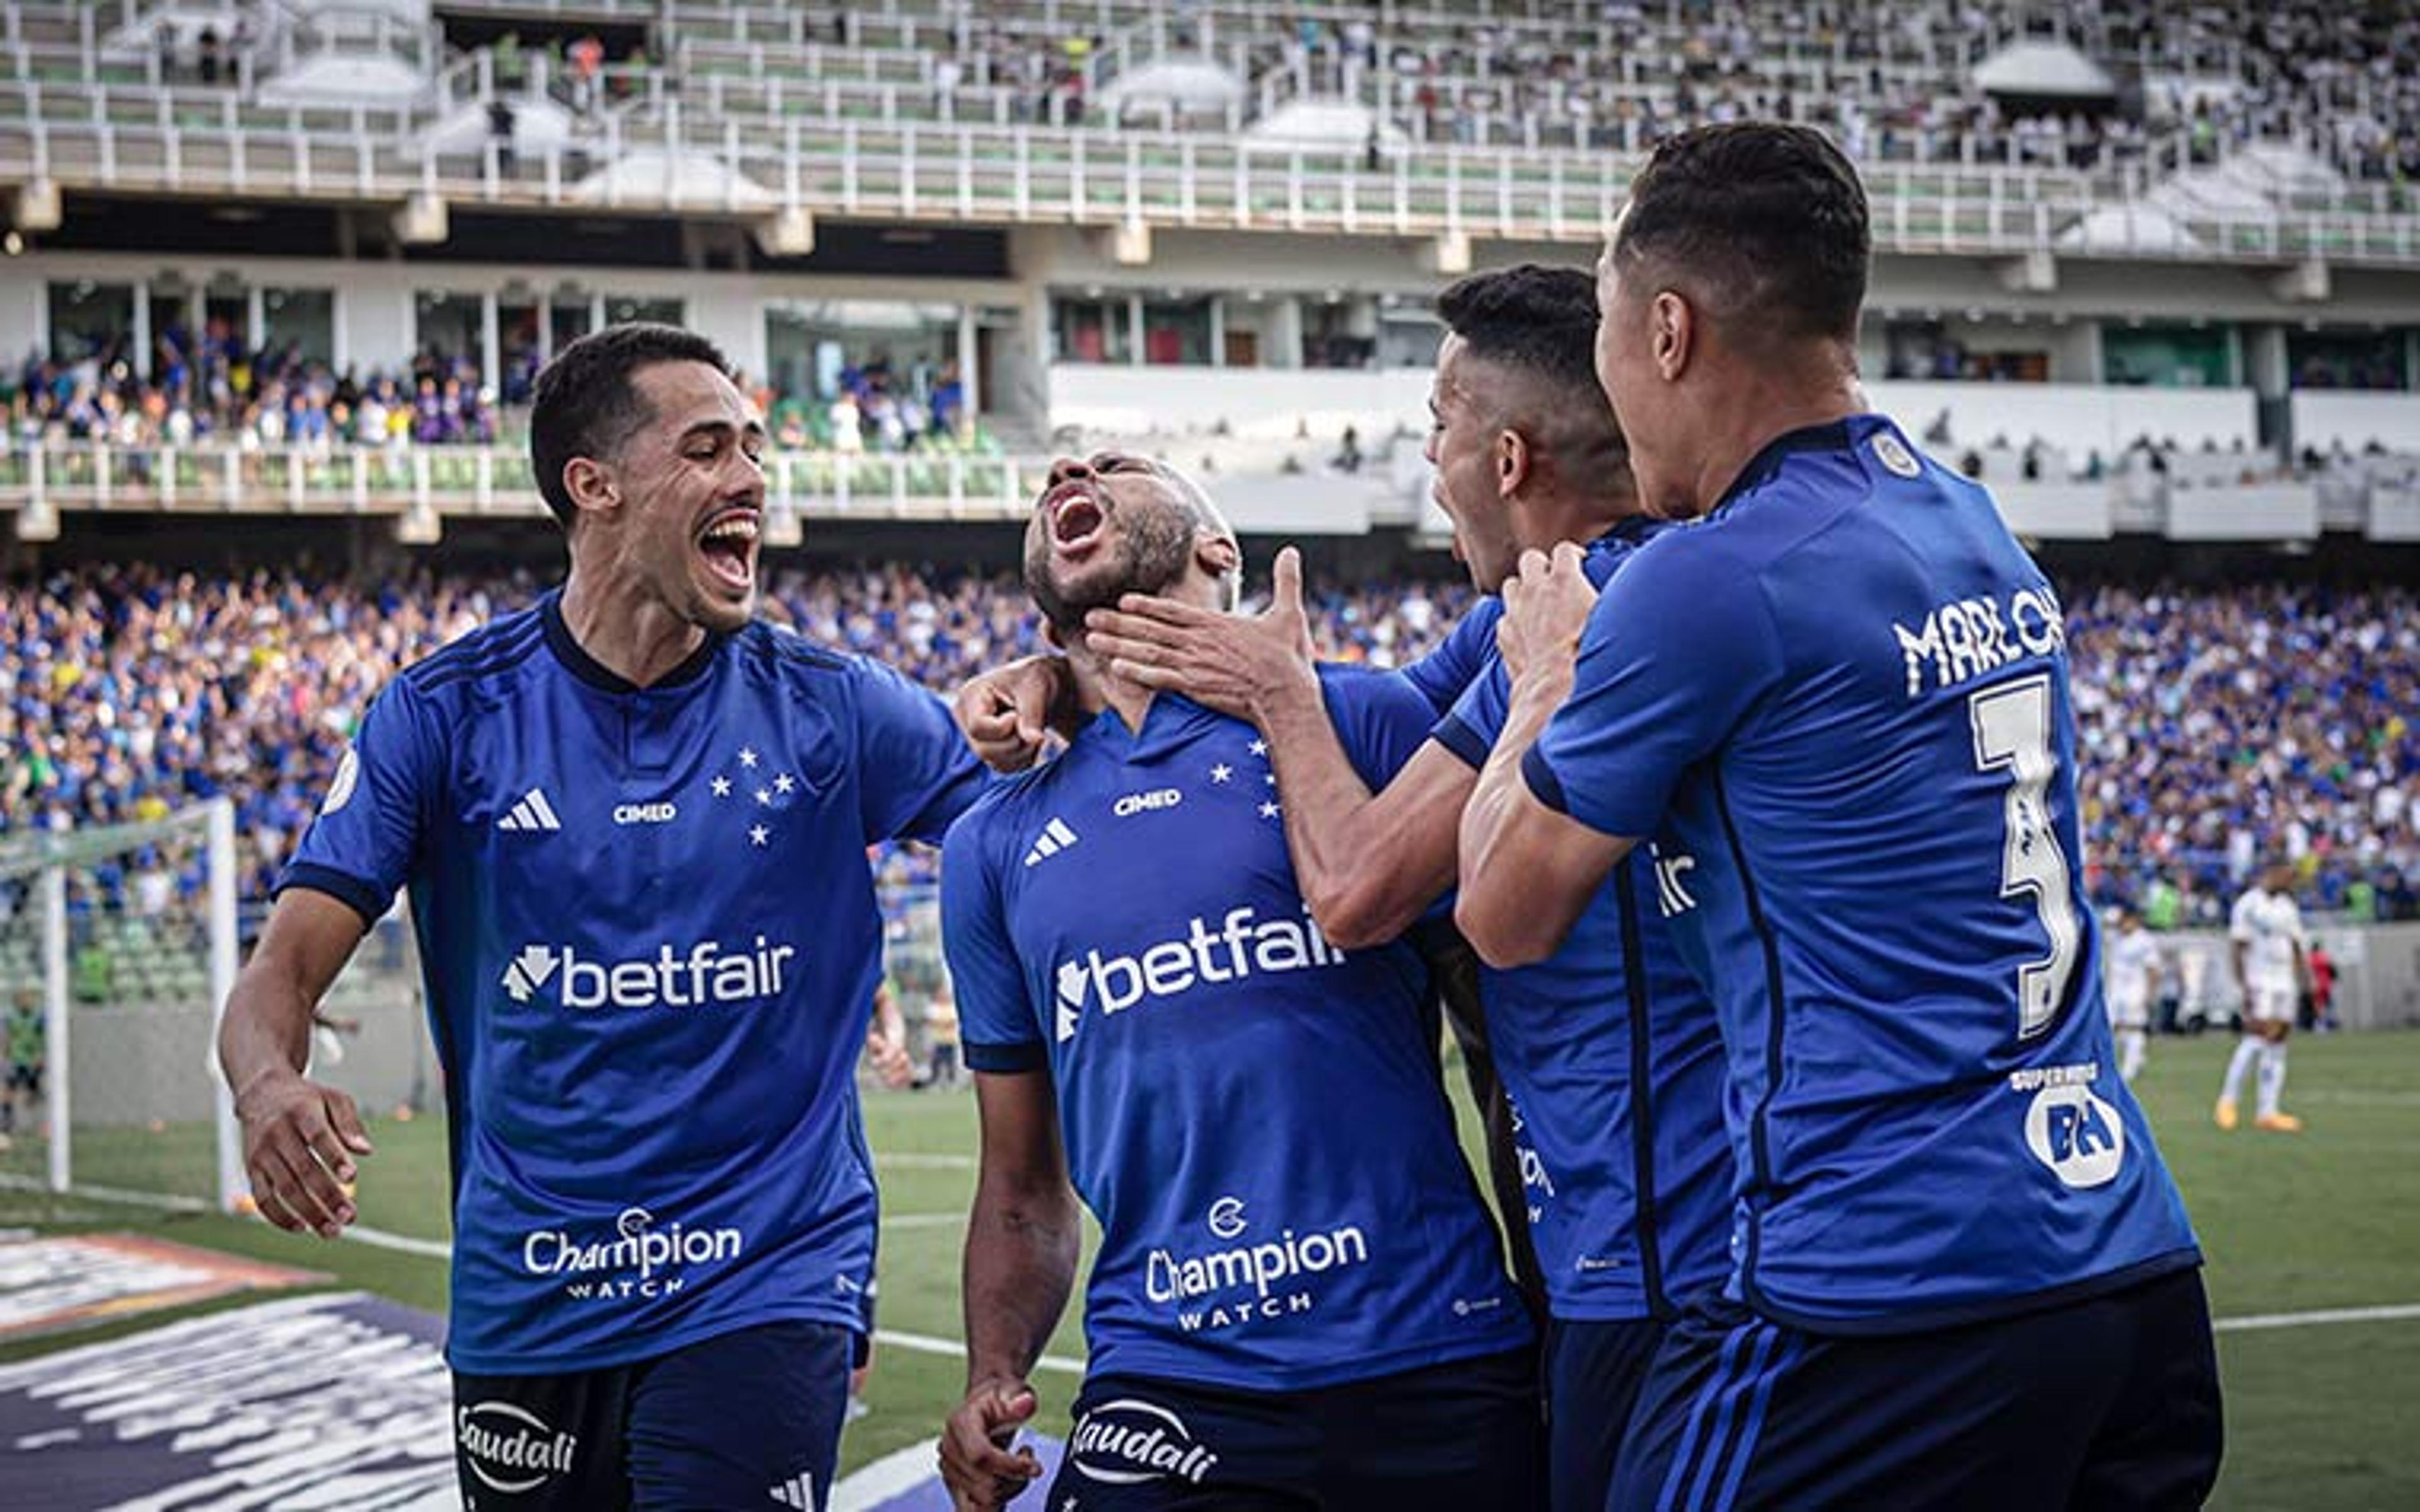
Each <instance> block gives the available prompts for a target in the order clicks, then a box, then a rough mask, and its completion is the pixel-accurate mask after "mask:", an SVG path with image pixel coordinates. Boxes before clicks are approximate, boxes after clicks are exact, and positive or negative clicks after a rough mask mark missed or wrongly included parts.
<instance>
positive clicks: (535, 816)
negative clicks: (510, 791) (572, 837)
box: [496, 788, 563, 831]
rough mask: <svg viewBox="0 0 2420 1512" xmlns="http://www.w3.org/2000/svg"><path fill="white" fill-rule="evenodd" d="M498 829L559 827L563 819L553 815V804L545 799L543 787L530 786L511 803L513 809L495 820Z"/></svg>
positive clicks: (518, 829)
mask: <svg viewBox="0 0 2420 1512" xmlns="http://www.w3.org/2000/svg"><path fill="white" fill-rule="evenodd" d="M496 827H497V828H498V829H509V830H514V831H522V830H536V829H544V830H551V829H561V828H562V827H563V821H562V820H560V819H557V818H556V817H555V816H554V805H552V804H551V803H549V802H547V801H546V790H545V789H544V788H532V789H530V790H529V791H528V792H527V793H524V794H522V795H521V801H520V802H519V803H517V804H514V805H513V811H512V812H510V813H508V814H506V815H504V817H503V818H502V819H499V820H497V821H496Z"/></svg>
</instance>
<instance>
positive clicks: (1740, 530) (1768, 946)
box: [1525, 416, 2198, 1332]
mask: <svg viewBox="0 0 2420 1512" xmlns="http://www.w3.org/2000/svg"><path fill="white" fill-rule="evenodd" d="M2074 751H2075V731H2074V716H2073V710H2072V707H2071V701H2070V698H2069V688H2068V661H2067V654H2066V645H2065V633H2064V627H2063V625H2062V622H2061V619H2060V611H2059V607H2058V601H2057V599H2056V597H2055V595H2054V594H2053V593H2052V591H2051V586H2050V584H2049V582H2048V581H2047V580H2046V579H2044V578H2043V577H2042V575H2041V572H2040V569H2039V568H2037V567H2036V566H2035V565H2034V563H2033V561H2032V559H2031V558H2029V557H2027V556H2026V555H2025V553H2024V549H2023V548H2020V547H2019V546H2018V545H2017V543H2016V541H2015V540H2014V539H2013V538H2012V537H2011V536H2010V535H2009V532H2008V528H2007V527H2006V526H2005V525H2004V524H2003V523H2002V522H2001V519H2000V516H1999V512H1998V511H1997V510H1996V509H1995V508H1994V507H1993V503H1992V501H1991V498H1990V496H1988V495H1987V494H1985V493H1984V492H1983V490H1982V489H1980V488H1978V487H1976V486H1974V485H1972V484H1970V483H1968V482H1966V481H1965V480H1964V479H1962V478H1959V477H1957V476H1955V475H1953V474H1951V473H1949V472H1947V471H1944V470H1943V469H1942V468H1940V467H1939V466H1937V465H1936V464H1934V463H1932V462H1931V461H1929V460H1927V459H1925V458H1923V457H1921V456H1919V455H1917V454H1916V451H1915V450H1914V449H1913V448H1912V447H1910V446H1909V445H1908V444H1907V441H1906V439H1905V438H1904V437H1903V436H1901V435H1900V432H1899V431H1898V429H1897V428H1896V427H1894V426H1893V425H1892V424H1890V423H1889V422H1888V421H1885V420H1883V419H1881V418H1880V417H1877V416H1860V417H1857V418H1855V419H1853V420H1849V421H1845V422H1840V423H1838V424H1829V425H1823V426H1816V427H1812V428H1809V429H1807V430H1802V431H1797V432H1793V433H1792V434H1790V435H1788V436H1785V437H1783V438H1781V439H1780V440H1776V441H1775V442H1774V443H1773V444H1772V445H1771V446H1770V447H1768V448H1766V450H1765V451H1764V452H1763V453H1762V454H1761V455H1759V456H1758V457H1757V458H1756V459H1755V460H1754V461H1753V462H1751V463H1750V464H1749V465H1748V467H1747V468H1746V469H1745V471H1743V472H1742V473H1741V475H1740V478H1739V481H1738V482H1737V483H1736V484H1734V485H1733V486H1732V487H1731V490H1730V493H1729V494H1728V495H1727V496H1726V498H1725V499H1724V501H1723V502H1722V503H1721V504H1720V505H1719V506H1718V507H1717V508H1715V509H1714V512H1713V513H1712V514H1711V515H1710V516H1708V517H1705V518H1703V519H1701V520H1699V521H1697V522H1695V523H1693V524H1690V525H1687V526H1684V527H1683V528H1681V529H1677V530H1673V531H1669V532H1665V533H1664V534H1662V535H1660V536H1658V537H1657V538H1656V539H1654V540H1653V541H1651V542H1650V543H1648V544H1647V545H1646V546H1644V547H1642V548H1639V550H1638V551H1637V554H1636V555H1635V556H1633V557H1632V559H1631V561H1630V562H1629V563H1628V564H1627V565H1626V566H1625V567H1624V568H1623V570H1622V571H1621V574H1620V575H1618V576H1617V577H1616V578H1615V579H1613V581H1612V583H1611V584H1610V585H1609V586H1608V587H1607V588H1606V592H1605V594H1604V596H1603V597H1602V598H1601V599H1600V600H1599V602H1598V604H1597V607H1596V610H1595V612H1594V614H1593V615H1592V616H1591V617H1590V621H1589V625H1588V629H1587V633H1586V635H1585V636H1584V637H1583V639H1582V641H1581V648H1580V660H1579V669H1578V676H1577V681H1576V685H1575V687H1574V689H1573V692H1572V695H1571V698H1570V700H1569V702H1567V703H1566V704H1565V705H1564V706H1563V708H1562V709H1561V710H1560V711H1559V713H1557V715H1556V716H1555V717H1554V719H1553V721H1552V722H1551V723H1550V724H1549V725H1548V727H1547V729H1546V731H1545V733H1544V735H1543V736H1541V738H1540V740H1539V742H1538V744H1537V746H1536V747H1535V748H1532V749H1531V751H1530V752H1529V754H1528V759H1527V761H1526V763H1525V773H1526V776H1527V778H1528V783H1529V787H1530V789H1531V791H1532V792H1533V793H1535V794H1536V795H1537V796H1538V797H1539V798H1540V799H1541V800H1542V801H1544V802H1545V803H1547V804H1549V805H1550V806H1552V807H1555V808H1557V809H1560V810H1563V811H1565V812H1567V813H1569V814H1571V815H1572V816H1573V817H1575V818H1576V819H1578V820H1580V821H1581V822H1582V823H1584V824H1587V825H1590V826H1592V827H1594V828H1596V829H1599V830H1602V831H1605V832H1606V833H1609V834H1615V835H1624V836H1632V837H1641V836H1649V837H1655V838H1656V842H1657V851H1658V854H1657V855H1656V856H1655V857H1654V864H1655V867H1656V872H1657V875H1658V878H1659V892H1660V891H1661V890H1662V888H1663V887H1665V886H1667V885H1668V886H1669V887H1673V888H1677V889H1681V890H1683V891H1685V892H1686V894H1687V895H1688V896H1689V897H1690V898H1691V899H1692V900H1694V903H1695V906H1694V907H1690V908H1688V909H1686V910H1684V911H1683V912H1681V913H1680V914H1678V915H1677V916H1676V918H1675V922H1676V923H1677V924H1678V925H1679V926H1680V931H1681V935H1682V942H1683V949H1685V950H1688V951H1689V952H1690V953H1691V957H1692V959H1691V964H1692V965H1693V966H1694V967H1696V968H1697V969H1698V970H1699V973H1700V974H1701V975H1702V976H1703V977H1704V978H1705V980H1706V983H1707V986H1708V987H1709V989H1710V990H1711V991H1712V992H1713V994H1714V999H1715V1002H1716V1004H1717V1006H1718V1008H1719V1009H1720V1012H1721V1019H1722V1027H1723V1041H1724V1045H1725V1048H1726V1051H1727V1054H1728V1057H1729V1061H1730V1084H1729V1090H1728V1095H1729V1098H1730V1125H1731V1130H1732V1135H1733V1139H1734V1141H1735V1144H1736V1150H1735V1153H1736V1155H1737V1159H1738V1162H1739V1168H1740V1182H1741V1184H1740V1192H1739V1197H1740V1200H1739V1203H1738V1211H1737V1214H1736V1218H1735V1222H1736V1225H1737V1231H1736V1232H1735V1235H1734V1239H1733V1244H1734V1252H1735V1254H1736V1255H1737V1257H1738V1268H1737V1273H1736V1275H1735V1278H1734V1281H1733V1283H1732V1284H1733V1287H1734V1288H1735V1295H1736V1296H1738V1297H1739V1298H1741V1299H1743V1300H1745V1301H1747V1302H1748V1303H1750V1304H1753V1305H1755V1306H1757V1307H1758V1308H1759V1309H1760V1310H1761V1311H1763V1312H1765V1313H1766V1314H1768V1315H1769V1316H1771V1317H1773V1318H1775V1319H1778V1320H1780V1321H1783V1322H1786V1323H1792V1324H1795V1325H1798V1326H1802V1327H1807V1328H1811V1329H1832V1330H1836V1331H1839V1330H1860V1329H1862V1330H1868V1331H1877V1332H1879V1331H1886V1330H1893V1329H1916V1328H1924V1327H1931V1326H1936V1325H1938V1324H1940V1323H1943V1322H1946V1321H1949V1320H1955V1319H1967V1318H1978V1317H1986V1316H1991V1315H1993V1314H1995V1313H1999V1312H2003V1311H2013V1310H2016V1309H2018V1308H2021V1307H2024V1306H2026V1305H2033V1304H2042V1303H2045V1302H2049V1301H2053V1300H2056V1299H2059V1298H2063V1297H2068V1296H2079V1295H2086V1294H2090V1293H2091V1292H2094V1291H2097V1290H2103V1289H2113V1288H2117V1287H2119V1286H2123V1285H2127V1284H2131V1283H2132V1282H2133V1281H2135V1280H2139V1279H2141V1278H2143V1277H2146V1276H2148V1275H2152V1274H2157V1273H2161V1272H2163V1271H2165V1270H2169V1269H2174V1268H2177V1267H2180V1266H2185V1265H2190V1264H2193V1263H2195V1261H2196V1260H2197V1259H2198V1255H2197V1252H2196V1251H2195V1244H2194V1236H2193V1230H2192V1228H2191V1227H2190V1226H2189V1225H2188V1224H2187V1222H2186V1220H2185V1213H2184V1206H2183V1204H2182V1202H2181V1201H2180V1199H2179V1197H2178V1196H2177V1191H2176V1187H2175V1184H2174V1183H2173V1182H2172V1181H2171V1180H2169V1178H2168V1173H2167V1170H2166V1167H2165V1166H2164V1165H2163V1164H2162V1162H2161V1160H2160V1155H2159V1151H2158V1149H2156V1148H2155V1147H2154V1146H2153V1144H2152V1142H2151V1137H2150V1132H2149V1129H2148V1127H2146V1125H2145V1123H2144V1120H2143V1116H2142V1112H2141V1110H2140V1109H2139V1108H2138V1107H2136V1105H2135V1103H2134V1100H2133V1097H2132V1096H2131V1095H2130V1094H2129V1093H2128V1092H2127V1090H2126V1088H2125V1086H2124V1084H2123V1083H2122V1082H2120V1080H2119V1079H2118V1073H2117V1071H2116V1069H2115V1066H2114V1064H2113V1062H2112V1059H2111V1055H2110V1039H2109V1027H2108V1019H2107V1015H2106V1013H2104V1012H2103V1011H2102V997H2101V962H2100V936H2099V933H2098V931H2097V930H2096V928H2095V925H2094V921H2093V918H2092V911H2091V910H2090V908H2089V907H2087V906H2086V901H2085V894H2084V878H2083V868H2082V865H2081V861H2082V857H2081V855H2080V852H2079V848H2078V842H2077V825H2076V796H2075V795H2076V783H2075V773H2074V766H2073V763H2074Z"/></svg>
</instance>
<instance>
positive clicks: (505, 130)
mask: <svg viewBox="0 0 2420 1512" xmlns="http://www.w3.org/2000/svg"><path fill="white" fill-rule="evenodd" d="M514 126H515V121H514V118H513V102H512V101H511V100H507V99H505V98H504V96H503V95H497V96H496V97H495V98H493V99H491V100H489V101H488V139H489V141H490V142H492V143H493V144H495V148H496V174H497V177H502V178H510V177H513V171H514V169H515V168H517V167H518V166H519V161H518V159H517V158H516V157H515V154H514V151H513V140H514V139H513V131H514Z"/></svg>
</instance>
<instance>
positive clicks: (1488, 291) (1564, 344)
mask: <svg viewBox="0 0 2420 1512" xmlns="http://www.w3.org/2000/svg"><path fill="white" fill-rule="evenodd" d="M1436 313H1437V318H1438V319H1440V320H1442V321H1444V322H1445V328H1446V329H1447V330H1448V331H1450V332H1453V333H1454V334H1455V335H1457V336H1460V337H1461V338H1462V339H1463V341H1464V343H1465V344H1466V345H1467V346H1468V347H1469V348H1470V352H1471V355H1473V356H1475V357H1483V358H1485V359H1487V360H1488V361H1489V362H1491V363H1500V364H1502V365H1503V366H1506V367H1519V368H1527V369H1528V370H1530V371H1531V372H1534V373H1537V374H1538V375H1539V376H1541V377H1543V378H1546V379H1548V380H1549V381H1551V382H1553V383H1555V384H1556V385H1558V386H1559V387H1564V388H1568V389H1575V390H1578V391H1581V392H1583V393H1586V392H1588V391H1592V390H1594V389H1595V388H1596V322H1597V310H1596V279H1595V278H1594V277H1593V276H1591V275H1590V274H1589V273H1588V272H1587V271H1586V270H1582V269H1578V268H1544V267H1541V266H1539V265H1538V264H1536V263H1523V264H1522V265H1521V266H1519V267H1518V268H1506V269H1502V270H1497V271H1494V272H1486V273H1473V274H1471V275H1470V276H1469V277H1468V278H1465V279H1462V280H1459V281H1458V282H1456V283H1454V284H1453V285H1450V286H1449V287H1448V288H1447V289H1446V291H1445V292H1444V293H1442V294H1440V295H1438V296H1437V299H1436Z"/></svg>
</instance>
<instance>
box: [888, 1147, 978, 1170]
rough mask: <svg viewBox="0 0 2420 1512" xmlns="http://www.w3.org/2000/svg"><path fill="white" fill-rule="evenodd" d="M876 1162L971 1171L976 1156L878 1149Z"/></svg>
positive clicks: (927, 1168) (910, 1168)
mask: <svg viewBox="0 0 2420 1512" xmlns="http://www.w3.org/2000/svg"><path fill="white" fill-rule="evenodd" d="M874 1164H876V1165H896V1166H899V1167H900V1168H902V1169H903V1170H932V1171H970V1170H973V1169H974V1168H975V1158H974V1157H973V1156H972V1155H926V1154H923V1153H920V1152H918V1151H916V1150H903V1151H901V1152H900V1153H898V1154H895V1155H885V1154H882V1153H880V1152H879V1151H877V1152H876V1154H875V1157H874Z"/></svg>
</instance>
